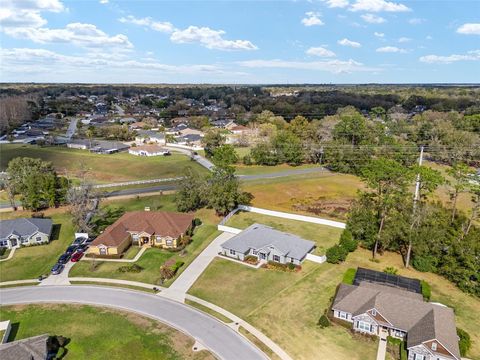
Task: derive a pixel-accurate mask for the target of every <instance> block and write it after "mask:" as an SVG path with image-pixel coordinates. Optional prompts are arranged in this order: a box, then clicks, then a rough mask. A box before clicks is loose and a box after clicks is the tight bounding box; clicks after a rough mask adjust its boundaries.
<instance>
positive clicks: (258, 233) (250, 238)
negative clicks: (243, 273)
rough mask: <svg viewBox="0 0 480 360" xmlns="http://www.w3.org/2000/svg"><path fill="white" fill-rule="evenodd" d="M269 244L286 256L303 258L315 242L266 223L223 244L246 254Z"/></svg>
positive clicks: (252, 227) (256, 225)
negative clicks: (276, 228)
mask: <svg viewBox="0 0 480 360" xmlns="http://www.w3.org/2000/svg"><path fill="white" fill-rule="evenodd" d="M267 246H274V247H275V248H276V249H277V250H278V251H280V252H281V253H283V254H284V255H285V256H288V257H292V258H294V259H298V260H302V259H303V258H304V257H305V255H307V254H308V253H309V252H310V251H312V249H313V248H314V247H315V243H314V242H313V241H309V240H304V239H302V238H300V237H298V236H295V235H292V234H288V233H284V232H282V231H278V230H275V229H273V228H271V227H269V226H266V225H261V224H253V225H251V226H249V227H248V228H246V229H245V230H244V231H242V232H241V233H240V234H238V235H235V236H234V237H232V238H231V239H229V240H227V241H226V242H224V243H223V244H222V247H223V248H225V249H229V250H230V249H232V250H235V251H238V252H241V253H244V254H245V253H246V252H247V251H249V250H250V249H261V248H264V247H267Z"/></svg>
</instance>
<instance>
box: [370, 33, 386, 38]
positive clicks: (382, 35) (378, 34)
mask: <svg viewBox="0 0 480 360" xmlns="http://www.w3.org/2000/svg"><path fill="white" fill-rule="evenodd" d="M373 35H375V36H376V37H379V38H383V37H385V34H384V33H381V32H376V31H375V32H374V33H373Z"/></svg>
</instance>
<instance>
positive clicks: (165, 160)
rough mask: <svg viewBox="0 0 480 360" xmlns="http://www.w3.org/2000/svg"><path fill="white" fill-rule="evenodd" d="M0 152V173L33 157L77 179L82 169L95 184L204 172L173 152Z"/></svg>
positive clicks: (12, 147) (31, 148)
mask: <svg viewBox="0 0 480 360" xmlns="http://www.w3.org/2000/svg"><path fill="white" fill-rule="evenodd" d="M0 152H1V153H2V156H1V158H0V170H5V169H6V168H7V165H8V162H9V161H10V160H11V159H12V158H14V157H19V156H26V157H34V158H40V159H42V160H46V161H51V162H52V163H53V165H54V166H55V168H56V169H57V171H58V172H59V173H61V174H67V175H68V176H69V177H77V176H78V174H79V172H80V170H82V168H83V169H86V170H88V174H89V176H88V178H89V179H91V180H94V181H95V182H97V183H111V182H122V181H133V180H145V179H158V178H170V177H177V176H182V175H183V170H184V169H185V167H187V166H191V167H193V168H195V169H196V170H197V171H198V172H200V173H205V172H206V171H207V170H206V169H205V168H203V167H201V166H200V165H198V164H197V163H196V162H194V161H191V160H190V159H189V158H188V157H187V156H185V155H180V154H176V153H173V154H172V155H171V156H153V157H144V156H134V155H130V154H128V152H122V153H117V154H111V155H102V154H93V153H90V152H88V151H86V150H76V149H68V148H66V147H40V146H35V145H18V144H3V145H0Z"/></svg>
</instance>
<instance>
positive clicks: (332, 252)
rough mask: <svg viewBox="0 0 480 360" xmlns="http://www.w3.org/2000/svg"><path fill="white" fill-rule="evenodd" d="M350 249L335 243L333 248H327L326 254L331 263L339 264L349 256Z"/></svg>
mask: <svg viewBox="0 0 480 360" xmlns="http://www.w3.org/2000/svg"><path fill="white" fill-rule="evenodd" d="M347 254H348V251H347V250H345V249H344V248H343V247H341V246H340V245H338V244H336V245H333V246H332V247H331V248H328V249H327V252H326V256H327V261H328V262H329V263H331V264H338V263H341V262H343V261H344V260H345V259H346V257H347Z"/></svg>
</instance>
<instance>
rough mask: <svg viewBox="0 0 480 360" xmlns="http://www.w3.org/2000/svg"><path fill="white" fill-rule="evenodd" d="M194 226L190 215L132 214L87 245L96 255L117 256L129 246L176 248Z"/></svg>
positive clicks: (149, 212) (142, 212) (120, 219)
mask: <svg viewBox="0 0 480 360" xmlns="http://www.w3.org/2000/svg"><path fill="white" fill-rule="evenodd" d="M192 226H193V216H192V215H190V214H181V213H174V212H165V211H133V212H127V213H125V214H124V215H123V216H121V217H120V218H119V219H118V220H117V221H115V223H113V224H112V225H110V226H109V227H107V228H106V229H105V231H104V232H103V233H102V234H100V235H99V236H98V237H97V238H96V239H95V240H94V241H93V242H92V244H91V245H90V247H89V249H88V252H89V253H90V254H96V255H120V254H122V253H123V252H124V251H125V250H126V249H127V248H128V247H129V246H130V245H132V244H135V245H137V246H147V247H150V246H158V247H162V248H176V247H177V246H178V242H179V240H180V239H181V238H182V237H183V236H185V235H186V234H187V232H188V231H189V230H190V229H191V228H192Z"/></svg>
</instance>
